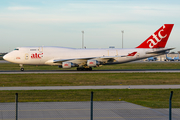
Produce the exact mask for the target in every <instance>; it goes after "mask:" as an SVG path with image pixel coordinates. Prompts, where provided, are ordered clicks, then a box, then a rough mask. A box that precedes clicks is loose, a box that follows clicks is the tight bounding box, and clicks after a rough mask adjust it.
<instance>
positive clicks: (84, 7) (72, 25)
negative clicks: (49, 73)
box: [0, 0, 180, 52]
mask: <svg viewBox="0 0 180 120" xmlns="http://www.w3.org/2000/svg"><path fill="white" fill-rule="evenodd" d="M163 24H174V28H173V30H172V32H171V35H170V37H169V40H168V42H167V44H166V47H175V48H176V49H174V50H173V51H174V52H177V51H180V35H179V34H180V1H179V0H171V1H169V0H150V1H149V0H1V1H0V52H10V51H12V50H13V49H14V48H16V47H22V46H62V47H72V48H82V31H84V46H86V48H109V46H115V48H121V47H122V32H121V31H122V30H123V31H124V34H123V47H124V48H135V47H137V46H138V45H140V44H141V43H142V42H143V41H144V40H145V39H147V38H148V37H149V36H150V35H152V34H153V33H154V32H155V31H156V30H157V29H159V28H160V27H161V26H162V25H163Z"/></svg>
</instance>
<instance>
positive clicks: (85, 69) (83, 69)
mask: <svg viewBox="0 0 180 120" xmlns="http://www.w3.org/2000/svg"><path fill="white" fill-rule="evenodd" d="M91 70H92V67H89V68H84V67H82V68H81V67H78V68H77V71H91Z"/></svg>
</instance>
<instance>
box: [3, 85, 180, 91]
mask: <svg viewBox="0 0 180 120" xmlns="http://www.w3.org/2000/svg"><path fill="white" fill-rule="evenodd" d="M82 89H180V85H104V86H32V87H28V86H26V87H0V90H82Z"/></svg>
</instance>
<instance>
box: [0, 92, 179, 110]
mask: <svg viewBox="0 0 180 120" xmlns="http://www.w3.org/2000/svg"><path fill="white" fill-rule="evenodd" d="M170 91H173V92H174V94H173V98H172V107H173V108H179V107H180V102H179V100H180V96H179V94H180V89H173V90H171V89H169V90H167V89H166V90H165V89H157V90H148V89H141V90H140V89H124V90H119V89H114V90H93V92H94V101H118V100H119V98H121V100H122V101H127V102H131V103H135V104H138V105H142V106H146V107H151V108H168V106H169V96H170ZM0 93H1V94H0V102H14V100H15V93H18V94H19V95H18V98H19V102H50V101H54V102H56V101H90V94H91V90H41V91H39V90H33V91H31V90H27V91H0Z"/></svg>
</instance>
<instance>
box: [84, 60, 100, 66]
mask: <svg viewBox="0 0 180 120" xmlns="http://www.w3.org/2000/svg"><path fill="white" fill-rule="evenodd" d="M97 65H100V62H98V61H97V60H88V61H87V66H89V67H96V66H97Z"/></svg>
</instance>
